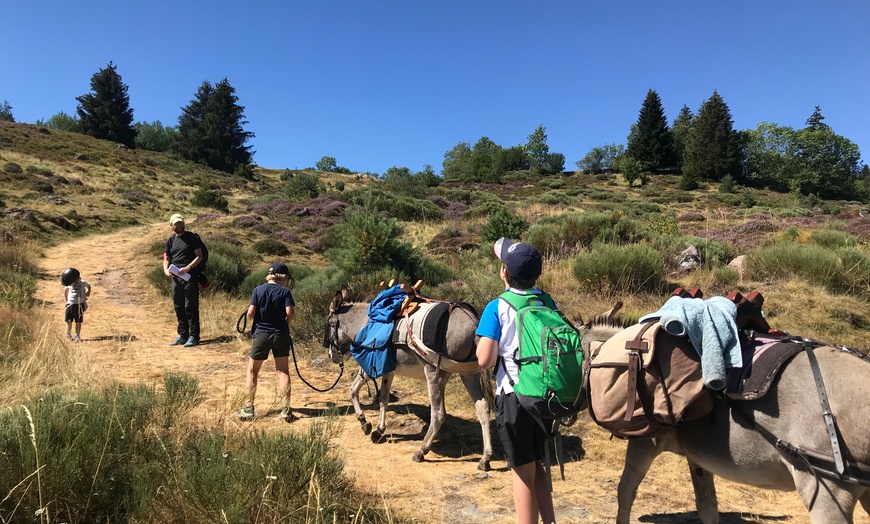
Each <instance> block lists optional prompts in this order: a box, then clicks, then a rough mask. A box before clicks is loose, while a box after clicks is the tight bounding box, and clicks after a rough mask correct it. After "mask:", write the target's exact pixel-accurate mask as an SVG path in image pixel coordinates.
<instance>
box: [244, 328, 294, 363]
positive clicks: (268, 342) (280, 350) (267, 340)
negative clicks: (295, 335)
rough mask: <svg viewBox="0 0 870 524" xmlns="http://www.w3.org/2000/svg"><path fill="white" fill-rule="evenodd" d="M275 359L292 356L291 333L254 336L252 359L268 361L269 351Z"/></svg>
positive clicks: (258, 334)
mask: <svg viewBox="0 0 870 524" xmlns="http://www.w3.org/2000/svg"><path fill="white" fill-rule="evenodd" d="M270 350H271V351H272V356H274V357H275V358H278V357H286V356H289V355H290V333H257V334H256V335H254V343H253V344H252V345H251V358H252V359H254V360H266V359H268V358H269V351H270Z"/></svg>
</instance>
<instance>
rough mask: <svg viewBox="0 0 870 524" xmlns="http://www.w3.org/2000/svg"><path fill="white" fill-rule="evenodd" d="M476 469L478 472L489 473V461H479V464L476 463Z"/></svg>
mask: <svg viewBox="0 0 870 524" xmlns="http://www.w3.org/2000/svg"><path fill="white" fill-rule="evenodd" d="M477 469H478V470H480V471H489V469H490V468H489V461H488V460H487V461H483V460H481V461H480V462H478V463H477Z"/></svg>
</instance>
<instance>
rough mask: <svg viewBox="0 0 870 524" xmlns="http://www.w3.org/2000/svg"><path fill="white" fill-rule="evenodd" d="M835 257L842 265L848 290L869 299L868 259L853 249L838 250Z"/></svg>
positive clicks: (869, 270)
mask: <svg viewBox="0 0 870 524" xmlns="http://www.w3.org/2000/svg"><path fill="white" fill-rule="evenodd" d="M837 256H839V257H840V261H841V262H842V264H843V271H844V272H845V274H846V279H847V281H848V285H849V290H850V291H852V292H855V293H858V294H860V295H861V296H864V297H870V257H867V255H865V254H864V253H862V252H861V251H859V250H858V249H857V248H855V247H842V248H839V249H837Z"/></svg>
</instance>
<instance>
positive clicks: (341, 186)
mask: <svg viewBox="0 0 870 524" xmlns="http://www.w3.org/2000/svg"><path fill="white" fill-rule="evenodd" d="M335 190H336V191H338V192H339V193H341V192H342V191H344V180H338V181H336V182H335Z"/></svg>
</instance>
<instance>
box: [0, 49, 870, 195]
mask: <svg viewBox="0 0 870 524" xmlns="http://www.w3.org/2000/svg"><path fill="white" fill-rule="evenodd" d="M76 100H77V101H78V106H77V108H76V115H75V116H71V115H67V114H66V113H63V112H61V113H58V114H56V115H54V116H52V117H51V118H50V119H48V120H47V121H42V120H39V121H37V122H36V123H37V124H38V125H44V126H47V127H53V128H57V129H62V130H66V131H74V132H79V133H84V134H87V135H90V136H93V137H95V138H99V139H104V140H112V141H114V142H118V143H120V144H124V145H125V146H127V147H138V148H142V149H147V150H152V151H160V152H172V153H174V154H177V155H178V156H180V157H181V158H184V159H187V160H190V161H193V162H197V163H200V164H204V165H207V166H209V167H212V168H214V169H219V170H222V171H226V172H232V173H237V174H240V175H242V176H244V177H245V178H251V177H252V176H253V153H254V151H253V150H252V147H251V146H248V145H246V144H247V142H248V141H249V140H250V139H252V138H253V137H254V134H253V133H251V132H249V131H246V130H245V129H244V126H245V125H246V124H248V121H247V120H245V115H244V107H243V106H241V105H239V103H238V97H237V96H236V94H235V89H234V88H233V87H232V85H230V83H229V81H228V80H227V79H226V78H224V79H223V80H221V81H220V82H218V83H216V84H214V85H212V84H211V83H210V82H208V81H205V82H203V83H202V85H201V86H200V87H199V89H198V90H197V92H196V94H195V96H194V98H193V99H192V100H191V101H190V103H189V104H188V105H187V106H185V107H182V108H181V115H180V116H179V118H178V125H177V126H165V125H163V124H162V123H161V122H160V121H159V120H158V121H154V122H151V123H147V122H136V123H133V110H132V108H131V107H130V99H129V96H128V94H127V85H126V84H124V83H123V81H122V79H121V76H120V75H119V74H118V71H117V68H116V66H115V65H114V64H113V63H112V62H109V64H108V66H107V67H106V68H104V69H100V70H99V71H98V72H97V73H95V74H94V75H93V77H92V78H91V92H89V93H87V94H84V95H82V96H79V97H76ZM824 119H825V117H824V116H823V115H822V113H821V108H820V107H819V106H816V108H815V111H814V112H813V114H812V115H811V116H810V117H809V118H808V119H807V121H806V126H805V127H804V128H801V129H793V128H791V127H788V126H780V125H778V124H775V123H769V122H762V123H760V124H758V126H757V127H756V128H755V129H748V130H742V131H737V130H735V129H734V123H733V120H732V118H731V112H730V109H729V108H728V105H727V104H726V103H725V101H724V100H723V99H722V97H721V96H720V95H719V93H717V92H716V91H713V94H712V96H711V97H710V98H709V99H707V100H706V101H704V103H703V104H702V105H701V107H700V108H699V110H698V112H697V114H695V113H693V112H692V111H691V109H689V107H688V106H686V105H684V106H683V107H682V109H681V110H680V112H679V114H678V115H677V117H676V118H675V119H674V120H673V122H672V124H671V125H669V124H668V120H667V118H666V116H665V112H664V109H663V107H662V102H661V98H660V97H659V94H658V93H657V92H656V91H655V90H653V89H650V90H649V91H648V92H647V95H646V98H645V99H644V101H643V103H642V105H641V109H640V112H639V115H638V119H637V121H636V122H635V123H634V124H632V126H631V128H630V129H629V133H628V137H627V144H626V145H623V144H605V145H602V146H598V147H594V148H592V150H590V151H589V152H588V153H587V154H586V156H585V157H584V158H583V159H581V160H580V161H578V162H577V163H576V165H577V167H578V168H579V169H580V170H582V171H583V172H585V173H589V174H601V173H621V174H622V175H623V176H624V177H625V179H626V180H627V181H628V183H629V185H630V186H631V185H634V184H635V182H639V183H640V184H641V185H643V184H646V183H647V182H648V181H649V180H650V177H652V176H655V175H658V174H663V173H671V174H679V175H680V177H681V179H680V186H681V187H682V188H683V189H685V190H692V189H696V188H698V187H699V185H700V184H701V183H704V182H718V183H722V184H723V185H724V186H726V187H731V186H733V185H734V184H740V185H743V186H745V187H756V188H767V189H771V190H775V191H780V192H786V191H792V192H795V193H799V194H802V195H814V196H816V197H818V198H825V199H838V198H839V199H855V198H859V199H862V200H868V199H870V168H868V166H867V165H863V164H862V162H861V155H860V151H859V149H858V146H857V145H856V144H854V143H853V142H851V141H850V140H849V139H847V138H845V137H843V136H840V135H838V134H836V133H835V132H834V131H833V130H832V129H831V128H830V126H828V125H827V124H825V122H824ZM0 120H9V121H14V118H13V116H12V107H11V106H10V105H9V103H8V102H7V101H5V100H4V101H3V103H2V104H0ZM315 167H316V168H317V169H319V170H322V171H332V172H337V173H351V172H352V171H351V170H350V169H348V168H346V167H341V166H339V165H338V164H337V162H336V160H335V158H333V157H329V156H324V157H322V158H321V159H320V161H318V162H317V163H316V164H315ZM441 167H442V169H441V179H443V180H444V181H457V182H484V183H500V182H503V181H504V180H509V179H512V178H524V177H527V176H529V175H552V174H557V173H561V172H563V171H564V169H565V155H564V154H562V153H557V152H551V151H550V149H549V146H548V145H547V134H546V129H545V128H544V126H543V124H542V125H539V126H538V127H537V128H536V129H535V130H534V131H533V132H532V133H531V134H530V135H529V136H528V138H527V141H526V142H525V143H522V144H517V145H515V146H511V147H502V146H500V145H498V144H496V143H495V142H493V141H492V140H490V139H489V138H488V137H485V136H484V137H481V138H480V139H479V140H478V141H477V142H476V143H475V144H474V145H471V144H470V143H468V142H460V143H458V144H456V145H455V146H454V147H453V148H452V149H450V150H448V151H447V152H445V153H444V160H443V162H442V166H441ZM391 169H392V170H393V171H392V172H390V173H388V174H389V175H390V176H386V175H387V174H385V177H384V178H389V179H391V180H392V181H396V180H399V181H401V182H400V183H398V184H397V185H399V186H406V185H407V178H408V177H407V176H406V174H405V173H404V171H402V170H407V168H398V167H393V168H391ZM397 173H399V174H398V175H397ZM433 173H434V172H433V170H432V168H431V166H426V168H425V169H424V171H421V172H419V173H415V174H414V176H413V177H411V178H413V179H414V183H413V184H411V186H418V185H422V186H426V185H432V184H434V183H436V182H433V180H432V179H431V175H432V174H433ZM368 174H372V175H376V176H377V173H368Z"/></svg>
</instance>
